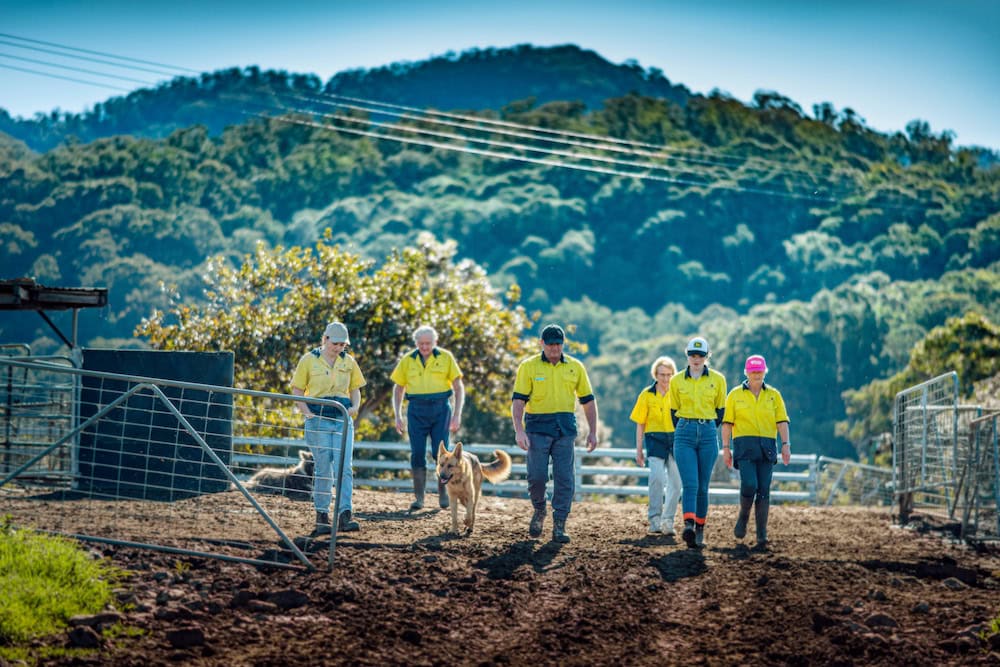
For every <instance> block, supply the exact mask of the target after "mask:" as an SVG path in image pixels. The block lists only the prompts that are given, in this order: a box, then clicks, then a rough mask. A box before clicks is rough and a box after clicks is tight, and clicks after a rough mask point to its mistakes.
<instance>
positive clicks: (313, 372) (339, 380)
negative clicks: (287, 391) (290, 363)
mask: <svg viewBox="0 0 1000 667" xmlns="http://www.w3.org/2000/svg"><path fill="white" fill-rule="evenodd" d="M365 384H366V382H365V376H364V375H362V374H361V369H360V368H359V367H358V362H357V361H355V360H354V357H352V356H351V355H349V354H347V353H346V352H341V353H340V354H339V355H338V356H337V359H336V361H334V362H333V365H330V364H328V363H327V361H326V359H324V358H323V352H322V349H321V348H318V347H317V348H316V349H314V350H310V351H309V352H306V353H305V354H303V355H302V358H301V359H299V363H298V365H297V366H296V367H295V373H294V374H293V375H292V386H293V387H295V388H296V389H299V390H301V391H302V392H303V393H305V395H306V396H312V397H314V398H320V397H323V396H341V397H343V398H350V397H351V392H352V391H353V390H355V389H360V388H361V387H363V386H365Z"/></svg>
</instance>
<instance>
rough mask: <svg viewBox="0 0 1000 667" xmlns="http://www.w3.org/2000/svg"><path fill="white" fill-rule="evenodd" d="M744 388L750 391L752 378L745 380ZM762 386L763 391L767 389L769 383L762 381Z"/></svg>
mask: <svg viewBox="0 0 1000 667" xmlns="http://www.w3.org/2000/svg"><path fill="white" fill-rule="evenodd" d="M743 388H744V389H746V390H747V391H750V380H744V381H743ZM760 388H761V391H763V390H764V389H767V383H766V382H761V383H760Z"/></svg>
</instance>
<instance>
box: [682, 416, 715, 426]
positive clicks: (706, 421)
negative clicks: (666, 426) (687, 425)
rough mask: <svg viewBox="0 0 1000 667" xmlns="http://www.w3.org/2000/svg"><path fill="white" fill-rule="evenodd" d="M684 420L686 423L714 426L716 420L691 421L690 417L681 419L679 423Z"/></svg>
mask: <svg viewBox="0 0 1000 667" xmlns="http://www.w3.org/2000/svg"><path fill="white" fill-rule="evenodd" d="M681 419H683V420H684V421H686V422H694V423H695V424H714V423H715V420H714V419H691V418H690V417H681V418H680V419H678V420H677V421H680V420H681Z"/></svg>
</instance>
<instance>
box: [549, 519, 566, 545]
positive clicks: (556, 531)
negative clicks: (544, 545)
mask: <svg viewBox="0 0 1000 667" xmlns="http://www.w3.org/2000/svg"><path fill="white" fill-rule="evenodd" d="M552 541H553V542H559V543H560V544H566V543H567V542H569V535H567V534H566V519H555V518H554V519H552Z"/></svg>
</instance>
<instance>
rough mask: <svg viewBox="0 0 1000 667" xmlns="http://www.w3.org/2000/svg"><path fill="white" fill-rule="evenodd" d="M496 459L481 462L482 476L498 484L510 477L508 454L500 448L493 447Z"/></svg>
mask: <svg viewBox="0 0 1000 667" xmlns="http://www.w3.org/2000/svg"><path fill="white" fill-rule="evenodd" d="M493 453H494V454H495V455H496V457H497V458H496V460H495V461H491V462H489V463H484V464H483V476H484V477H485V478H486V479H488V480H490V481H491V482H493V483H494V484H498V483H500V482H502V481H504V480H505V479H507V478H508V477H510V454H508V453H507V452H505V451H503V450H502V449H494V450H493Z"/></svg>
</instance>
